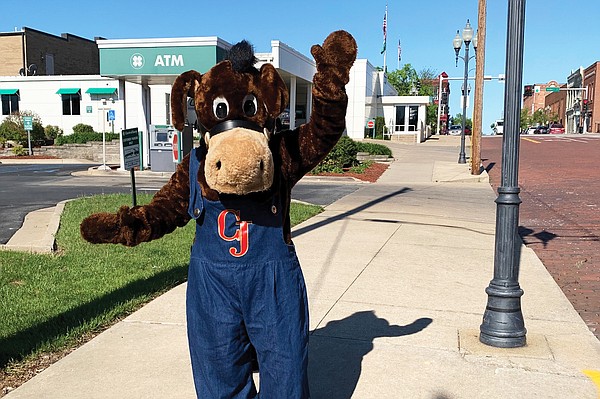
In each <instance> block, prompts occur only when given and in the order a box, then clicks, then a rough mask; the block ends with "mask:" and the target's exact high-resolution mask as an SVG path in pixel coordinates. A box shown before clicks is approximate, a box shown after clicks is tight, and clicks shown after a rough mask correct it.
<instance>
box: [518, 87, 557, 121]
mask: <svg viewBox="0 0 600 399" xmlns="http://www.w3.org/2000/svg"><path fill="white" fill-rule="evenodd" d="M549 86H550V87H552V86H559V84H558V82H556V81H555V80H551V81H550V82H548V83H536V84H533V85H525V88H524V90H523V109H526V110H527V111H528V112H529V115H533V113H534V112H535V111H537V110H539V109H544V107H546V95H548V94H549V93H548V92H546V87H549Z"/></svg>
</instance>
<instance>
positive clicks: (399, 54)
mask: <svg viewBox="0 0 600 399" xmlns="http://www.w3.org/2000/svg"><path fill="white" fill-rule="evenodd" d="M401 51H402V50H401V49H400V39H398V69H400V58H401V54H402V53H401Z"/></svg>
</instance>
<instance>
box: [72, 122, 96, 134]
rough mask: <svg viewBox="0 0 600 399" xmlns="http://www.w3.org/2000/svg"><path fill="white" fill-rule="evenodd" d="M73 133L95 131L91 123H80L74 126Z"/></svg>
mask: <svg viewBox="0 0 600 399" xmlns="http://www.w3.org/2000/svg"><path fill="white" fill-rule="evenodd" d="M73 133H94V128H93V127H92V126H91V125H86V124H85V123H78V124H77V125H75V126H73Z"/></svg>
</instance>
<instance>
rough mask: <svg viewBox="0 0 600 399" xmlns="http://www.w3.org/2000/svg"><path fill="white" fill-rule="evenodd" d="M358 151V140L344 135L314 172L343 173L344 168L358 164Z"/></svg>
mask: <svg viewBox="0 0 600 399" xmlns="http://www.w3.org/2000/svg"><path fill="white" fill-rule="evenodd" d="M357 152H358V146H357V145H356V141H354V140H352V139H351V138H350V137H348V136H342V137H341V138H340V140H339V141H338V142H337V144H336V145H335V147H333V150H331V152H330V153H329V154H328V155H327V156H326V157H325V159H323V161H321V163H320V164H319V165H317V166H316V167H315V168H314V169H313V171H312V173H313V174H316V173H323V172H331V173H341V172H343V170H344V168H349V167H351V166H354V165H356V164H358V161H357V160H356V153H357Z"/></svg>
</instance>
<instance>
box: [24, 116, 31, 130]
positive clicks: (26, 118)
mask: <svg viewBox="0 0 600 399" xmlns="http://www.w3.org/2000/svg"><path fill="white" fill-rule="evenodd" d="M23 128H24V129H25V130H29V131H31V130H33V116H24V117H23Z"/></svg>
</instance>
